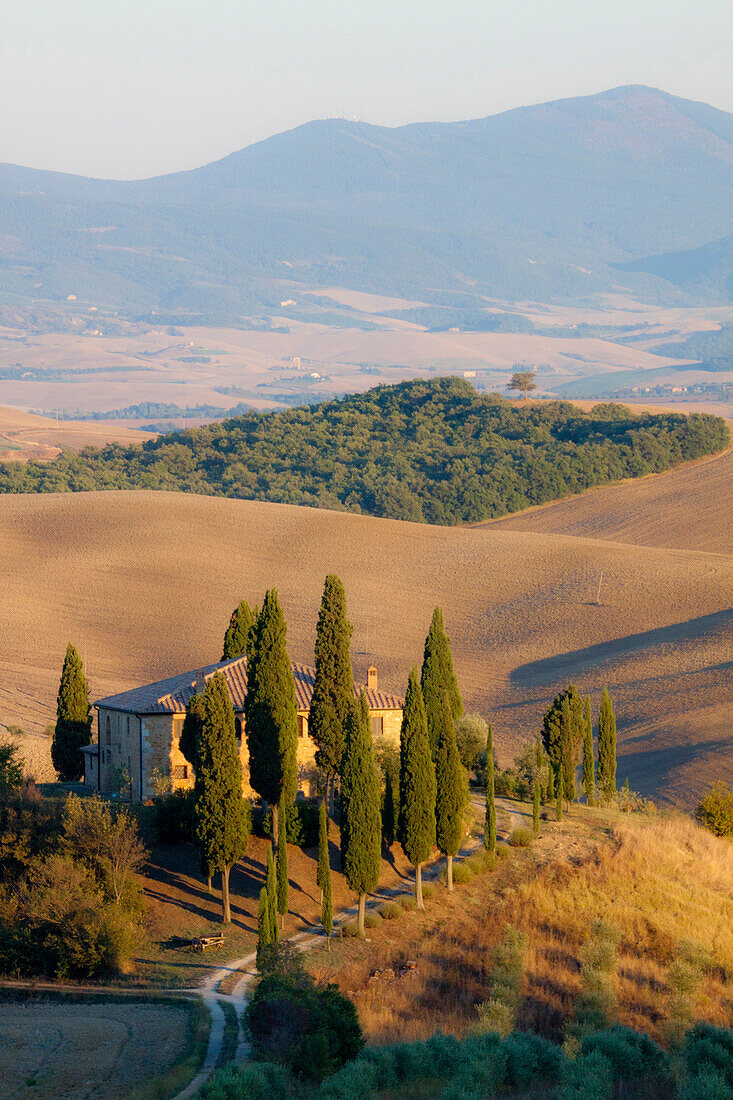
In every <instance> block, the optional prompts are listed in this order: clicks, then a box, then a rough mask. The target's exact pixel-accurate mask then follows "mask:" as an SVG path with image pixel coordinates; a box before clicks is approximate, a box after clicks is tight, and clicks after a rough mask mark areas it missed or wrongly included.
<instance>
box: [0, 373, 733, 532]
mask: <svg viewBox="0 0 733 1100" xmlns="http://www.w3.org/2000/svg"><path fill="white" fill-rule="evenodd" d="M728 439H729V435H728V430H727V428H726V425H725V423H724V421H723V420H721V419H720V418H718V417H714V416H709V415H705V414H692V415H690V416H684V415H681V414H678V413H664V414H659V415H651V414H643V415H635V414H634V413H632V412H631V411H630V410H628V409H626V408H624V407H623V406H620V405H612V404H601V405H597V406H596V407H595V408H594V409H593V410H592V411H591V412H583V411H581V410H580V409H578V408H576V407H575V406H573V405H571V404H569V403H566V402H557V401H552V402H537V403H532V404H529V403H528V404H527V405H526V406H524V405H515V404H511V403H509V402H508V401H506V400H504V399H503V398H501V397H499V396H497V395H494V394H490V395H484V394H479V393H477V392H476V390H474V389H473V387H472V386H471V385H469V383H467V382H465V381H464V380H463V379H457V378H437V379H434V380H431V381H422V380H418V381H413V382H403V383H400V384H399V385H396V386H378V387H377V388H376V389H373V390H370V391H368V392H367V393H364V394H356V395H352V396H348V397H345V398H343V399H340V400H336V401H330V402H326V403H325V404H322V405H318V406H315V407H305V408H296V409H288V410H287V411H283V412H275V413H265V414H258V413H249V414H247V415H245V416H240V417H236V418H233V419H231V420H226V421H224V422H223V423H219V424H211V425H208V426H207V427H203V428H198V429H191V430H188V431H181V432H176V433H174V434H171V435H167V436H164V437H161V438H159V439H155V440H151V441H148V442H145V443H143V444H142V445H133V446H128V447H125V446H120V445H118V444H110V445H108V446H106V447H103V448H101V449H92V448H87V449H86V450H84V451H82V452H81V453H80V454H75V453H71V452H64V453H63V454H62V455H60V456H59V458H58V459H57V460H56V461H54V462H52V463H45V464H44V463H28V464H27V465H25V466H21V465H19V464H16V463H4V464H2V465H0V492H5V493H29V492H46V493H48V492H69V491H71V492H79V491H84V490H102V489H159V490H178V491H184V492H191V493H202V494H207V495H214V496H230V497H238V498H241V499H248V500H264V501H272V502H278V503H284V504H301V505H308V506H311V507H318V508H332V509H336V510H341V511H352V512H364V513H367V514H370V515H375V516H384V517H388V518H392V519H404V520H413V521H418V522H427V523H437V524H456V523H467V522H476V521H479V520H482V519H488V518H491V517H493V516H500V515H504V514H506V513H508V512H516V511H518V510H520V509H522V508H527V507H529V506H531V505H535V504H541V503H543V502H545V501H549V500H556V499H557V498H559V497H563V496H567V495H568V494H571V493H578V492H580V491H581V490H583V489H586V488H589V487H590V486H594V485H603V484H606V483H608V482H611V481H617V480H619V479H621V478H628V477H639V476H641V475H643V474H648V473H655V472H658V471H661V470H666V469H668V468H669V467H671V466H674V465H676V464H678V463H680V462H684V461H687V460H689V459H694V458H698V457H700V456H701V455H705V454H711V453H714V452H716V451H718V450H721V449H722V448H723V447H724V446H725V445H726V444H727V443H728Z"/></svg>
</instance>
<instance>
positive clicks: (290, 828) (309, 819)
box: [252, 798, 320, 848]
mask: <svg viewBox="0 0 733 1100" xmlns="http://www.w3.org/2000/svg"><path fill="white" fill-rule="evenodd" d="M319 805H320V803H319V800H318V799H317V798H296V800H295V802H292V803H291V804H290V805H289V806H288V808H287V810H286V812H285V833H286V836H287V838H288V844H296V845H297V846H298V847H299V848H315V847H317V845H318V814H319ZM252 821H253V828H254V830H255V832H256V833H257V834H258V835H259V836H264V837H272V811H271V810H268V811H267V813H263V811H262V809H261V808H259V807H258V808H257V809H256V810H254V811H253V819H252Z"/></svg>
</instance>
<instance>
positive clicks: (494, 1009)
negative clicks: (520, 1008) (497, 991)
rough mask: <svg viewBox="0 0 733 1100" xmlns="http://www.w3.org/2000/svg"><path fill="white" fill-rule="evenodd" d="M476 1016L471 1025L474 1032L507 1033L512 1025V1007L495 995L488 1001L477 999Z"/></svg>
mask: <svg viewBox="0 0 733 1100" xmlns="http://www.w3.org/2000/svg"><path fill="white" fill-rule="evenodd" d="M476 1017H477V1019H476V1023H475V1024H474V1027H473V1030H474V1033H475V1034H483V1033H491V1034H494V1035H508V1034H509V1033H510V1031H511V1030H512V1029H513V1027H514V1009H513V1008H512V1006H511V1005H508V1004H505V1003H504V1002H503V1001H499V1000H497V999H496V998H495V997H491V998H490V999H489V1000H488V1001H479V1003H478V1004H477V1005H476Z"/></svg>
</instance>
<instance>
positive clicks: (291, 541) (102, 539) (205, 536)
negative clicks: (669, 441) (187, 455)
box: [0, 459, 733, 804]
mask: <svg viewBox="0 0 733 1100" xmlns="http://www.w3.org/2000/svg"><path fill="white" fill-rule="evenodd" d="M719 461H720V462H721V464H723V463H724V462H727V461H728V460H727V459H720V460H719ZM715 466H716V463H715V462H711V463H709V464H708V467H709V468H710V469H711V470H712V469H714V468H715ZM705 468H706V467H705V466H703V465H701V466H700V467H697V468H696V469H705ZM693 473H694V470H693ZM664 476H669V477H677V476H679V477H681V478H682V477H684V473H680V474H679V475H677V474H674V473H673V474H670V475H664ZM688 476H690V475H688ZM662 480H663V479H662V478H659V479H658V481H657V484H659V483H661V482H662ZM650 484H651V481H650ZM609 492H613V490H609ZM583 500H584V498H582V497H581V498H579V500H578V503H579V504H582V502H583ZM693 503H694V502H693V501H691V502H690V504H689V506H688V509H687V511H688V513H691V512H692V511H693V510H694V509H693ZM705 506H706V507H708V506H709V507H711V508H713V507H714V502H713V504H710V505H708V504H706V505H705ZM710 515H711V522H710V527H711V530H712V529H713V528H715V527H716V525H717V526H719V527H721V528H724V527H725V526H726V524H729V523H730V516H727V515H725V513H724V512H721V513H719V514H717V515H715V514H714V512H711V513H710ZM649 522H650V523H654V522H656V519H655V518H654V516H653V515H652V514H651V511H650V517H649ZM0 531H1V532H2V538H1V539H0V576H1V577H2V609H3V626H4V645H3V648H2V651H0V720H1V721H2V722H4V723H17V724H19V725H21V726H23V727H24V728H26V729H27V730H29V731H36V732H39V731H41V730H42V729H43V728H44V726H45V725H46V724H47V723H48V722H49V721H51V720H52V719H53V713H54V707H55V697H56V691H57V687H58V676H59V670H60V666H61V661H62V658H63V652H64V648H65V646H66V642H67V640H69V639H71V640H73V641H74V643H75V644H76V645H77V646H78V647H79V649H80V651H81V654H82V657H83V659H84V661H85V665H86V668H87V671H88V676H89V679H90V683H91V690H92V695H93V697H95V698H97V697H100V696H102V695H105V694H108V693H110V692H112V691H118V690H122V689H124V688H127V687H132V686H135V685H137V684H140V683H144V682H147V681H151V680H154V679H158V678H162V677H163V676H166V675H169V674H172V673H174V672H177V671H183V670H186V669H193V668H196V667H197V666H200V665H202V664H204V663H208V662H209V661H211V660H212V659H215V658H217V657H219V656H220V653H221V643H222V637H223V633H224V629H225V627H226V624H227V622H228V618H229V615H230V613H231V610H232V608H233V607H234V605H235V604H236V603H237V602H238V601H239V600H240V599H242V598H247V599H249V600H250V601H253V602H254V601H257V600H260V599H261V597H262V593H263V591H264V589H265V588H266V587H268V586H271V585H275V586H277V587H278V589H279V592H280V597H281V600H282V602H283V605H284V608H285V613H286V616H287V619H288V629H289V635H288V637H289V649H290V654H291V657H292V658H293V659H295V660H299V661H303V662H309V661H312V654H313V640H314V631H315V622H316V618H317V614H318V606H319V602H320V596H321V591H322V585H323V578H324V576H325V574H326V573H328V572H330V571H335V572H338V573H339V575H340V576H341V577H342V579H343V581H344V583H345V585H346V589H347V594H348V600H349V614H350V617H351V619H352V621H353V623H354V627H355V630H354V637H353V643H352V651H353V656H354V664H355V669H356V672H357V675H359V676H363V675H364V672H365V669H366V666H367V664H368V663H370V662H371V661H373V662H374V663H376V664H377V665H378V667H379V672H380V682H381V683H382V684H383V685H384V686H385V687H387V688H391V689H393V690H398V691H399V690H402V689H403V687H404V684H405V682H406V679H407V674H408V672H409V669H410V667H411V666H412V665H413V664H414V663H419V662H420V660H421V658H422V649H423V642H424V638H425V633H426V631H427V627H428V624H429V621H430V615H431V612H432V609H433V607H434V606H435V605H436V604H440V605H442V607H443V608H444V610H445V614H446V620H447V624H448V629H449V632H450V635H451V638H452V643H453V649H454V656H455V662H456V666H457V670H458V675H459V678H460V682H461V685H462V688H463V693H464V697H465V703H466V707H467V709H468V710H479V711H481V712H482V713H484V714H487V715H490V716H491V718H492V720H493V722H494V730H495V738H496V743H497V745H498V749H499V753H500V757H501V759H502V760H503V761H507V760H508V759H509V757H510V755H511V754H513V752H514V750H515V749H516V748H517V747H518V746H519V745H520V744H521V743H522V742H523V741H525V740H526V739H527V738H530V737H533V736H534V734H535V732H536V729H537V725H538V723H539V722H540V720H541V716H542V713H543V712H544V710H545V709H546V707H547V705H548V703H549V701H550V700H551V699H552V697H553V695H554V694H555V692H556V691H557V690H558V688H560V687H562V686H564V685H565V684H566V682H567V681H568V679H570V678H572V679H574V680H575V682H576V683H577V685H578V686H579V688H580V689H581V690H583V691H588V692H591V694H592V696H593V699H594V704H595V705H596V706H597V704H598V700H599V697H600V692H601V689H602V687H603V685H604V684H607V685H608V687H609V689H610V690H611V692H612V694H613V696H614V699H615V701H616V707H617V714H618V720H619V735H620V761H619V781H620V782H623V780H624V779H625V778H626V776H627V775H628V776H629V779H630V782H631V785H632V787H634V788H637V789H640V790H642V791H644V792H646V793H650V794H655V795H656V796H658V797H661V798H670V799H672V800H679V801H682V802H685V803H687V804H689V803H690V802H692V801H694V800H695V799H696V798H697V796H698V795H699V793H700V791H701V790H702V789H703V787H704V786H705V785H706V784H707V783H708V782H709V781H710V780H711V779H713V778H718V777H719V776H721V775H722V776H724V775H726V774H727V775H730V774H731V769H732V768H733V714H732V709H733V708H732V707H731V700H730V687H729V685H730V674H731V668H732V660H733V610H731V608H732V606H733V557H732V556H731V555H729V554H723V553H719V552H718V553H711V552H708V551H707V548H706V547H707V544H706V543H705V542H704V541H703V539H702V537H701V539H700V548H699V549H698V550H691V549H688V550H679V549H667V548H662V547H658V546H644V547H642V546H639V545H626V544H622V543H620V542H612V541H599V540H596V539H589V538H581V537H577V536H570V535H560V534H545V533H533V532H524V531H514V530H505V529H503V528H501V527H499V526H496V525H493V526H488V527H483V528H477V529H468V528H452V529H451V528H443V527H429V526H425V525H421V524H412V523H401V522H398V521H392V520H380V519H374V518H369V517H365V516H357V515H352V514H346V513H336V512H328V511H319V510H313V509H307V508H298V507H293V506H285V505H276V504H266V503H260V502H249V501H235V500H227V499H218V498H210V497H197V496H191V495H184V494H169V493H145V492H135V493H124V492H118V493H94V494H60V495H44V496H18V497H13V496H5V497H2V498H0ZM601 573H602V574H603V585H602V592H601V599H600V603H599V604H597V603H596V596H597V589H598V582H599V578H600V576H601ZM39 744H41V745H42V744H43V743H42V742H38V741H37V740H35V741H34V745H35V746H36V747H37V746H38V745H39Z"/></svg>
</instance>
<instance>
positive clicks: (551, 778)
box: [547, 764, 555, 802]
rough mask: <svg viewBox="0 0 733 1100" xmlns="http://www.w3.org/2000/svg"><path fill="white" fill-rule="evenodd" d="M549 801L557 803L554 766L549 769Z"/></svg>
mask: <svg viewBox="0 0 733 1100" xmlns="http://www.w3.org/2000/svg"><path fill="white" fill-rule="evenodd" d="M547 801H548V802H554V801H555V769H554V768H553V766H552V764H550V766H549V768H548V769H547Z"/></svg>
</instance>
